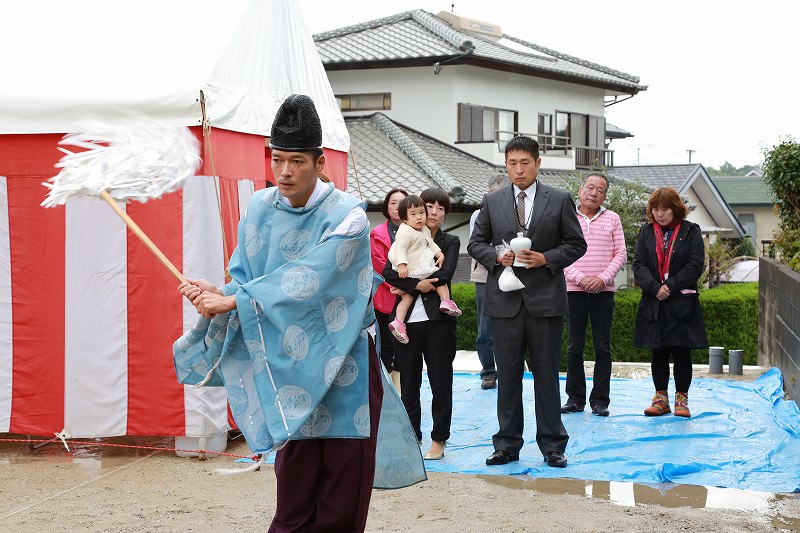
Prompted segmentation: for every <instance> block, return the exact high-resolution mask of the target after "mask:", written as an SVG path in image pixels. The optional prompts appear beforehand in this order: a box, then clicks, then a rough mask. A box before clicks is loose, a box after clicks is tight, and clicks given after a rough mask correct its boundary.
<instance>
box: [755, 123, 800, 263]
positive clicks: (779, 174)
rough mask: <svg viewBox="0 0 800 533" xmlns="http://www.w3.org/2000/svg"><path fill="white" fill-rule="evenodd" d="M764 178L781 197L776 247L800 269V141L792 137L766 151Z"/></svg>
mask: <svg viewBox="0 0 800 533" xmlns="http://www.w3.org/2000/svg"><path fill="white" fill-rule="evenodd" d="M762 168H763V169H764V181H765V182H766V184H767V185H768V186H769V188H770V189H772V192H773V193H774V194H775V197H776V198H777V199H778V201H777V205H778V218H779V220H780V222H779V224H778V229H777V231H776V233H775V239H774V241H773V247H774V249H775V250H776V251H777V253H778V255H779V256H780V259H781V260H782V261H784V262H785V263H786V264H788V265H789V266H790V267H792V268H793V269H794V270H797V271H800V144H798V143H797V142H795V141H794V139H792V138H791V137H788V138H787V139H785V140H783V141H782V142H781V143H780V144H778V145H777V146H774V147H773V148H772V149H771V150H765V151H764V164H763V166H762Z"/></svg>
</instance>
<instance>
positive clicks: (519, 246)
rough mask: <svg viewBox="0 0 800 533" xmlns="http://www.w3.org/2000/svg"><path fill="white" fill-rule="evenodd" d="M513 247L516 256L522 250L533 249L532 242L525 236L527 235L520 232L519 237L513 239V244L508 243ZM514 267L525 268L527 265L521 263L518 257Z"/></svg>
mask: <svg viewBox="0 0 800 533" xmlns="http://www.w3.org/2000/svg"><path fill="white" fill-rule="evenodd" d="M508 245H509V246H511V251H512V252H514V254H515V255H516V254H518V253H519V252H521V251H522V250H530V249H531V240H530V239H529V238H528V237H526V236H525V233H524V232H522V231H520V232H519V233H517V236H516V237H514V238H513V239H511V242H510V243H508ZM514 266H515V267H524V266H527V264H526V263H521V262H520V260H519V259H517V258H516V257H515V258H514Z"/></svg>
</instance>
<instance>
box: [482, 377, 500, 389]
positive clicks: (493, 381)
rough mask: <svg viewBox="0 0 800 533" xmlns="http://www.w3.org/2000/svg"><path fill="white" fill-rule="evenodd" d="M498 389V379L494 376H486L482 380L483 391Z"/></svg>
mask: <svg viewBox="0 0 800 533" xmlns="http://www.w3.org/2000/svg"><path fill="white" fill-rule="evenodd" d="M496 387H497V378H496V377H493V376H486V377H485V378H481V388H482V389H483V390H487V389H494V388H496Z"/></svg>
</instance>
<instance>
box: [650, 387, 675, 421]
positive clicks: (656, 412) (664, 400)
mask: <svg viewBox="0 0 800 533" xmlns="http://www.w3.org/2000/svg"><path fill="white" fill-rule="evenodd" d="M670 412H671V411H670V408H669V396H667V391H665V390H660V391H656V395H655V396H653V402H652V403H651V404H650V407H648V408H647V409H645V410H644V414H646V415H647V416H661V415H666V414H668V413H670Z"/></svg>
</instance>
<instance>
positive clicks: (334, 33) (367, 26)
mask: <svg viewBox="0 0 800 533" xmlns="http://www.w3.org/2000/svg"><path fill="white" fill-rule="evenodd" d="M416 11H420V10H419V9H417V10H416ZM413 13H414V11H404V12H402V13H397V14H395V15H389V16H387V17H382V18H379V19H373V20H368V21H366V22H359V23H358V24H352V25H350V26H344V27H342V28H338V29H335V30H328V31H323V32H320V33H315V34H314V35H312V36H311V37H312V38H313V39H314V41H324V40H325V39H332V38H334V37H340V36H342V35H347V34H348V33H354V32H359V31H364V30H371V29H374V28H379V27H380V26H384V25H386V24H391V23H394V22H399V21H401V20H405V19H410V18H411V17H412V14H413Z"/></svg>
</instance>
